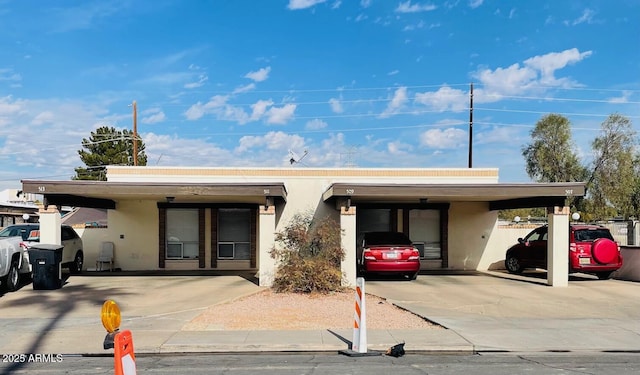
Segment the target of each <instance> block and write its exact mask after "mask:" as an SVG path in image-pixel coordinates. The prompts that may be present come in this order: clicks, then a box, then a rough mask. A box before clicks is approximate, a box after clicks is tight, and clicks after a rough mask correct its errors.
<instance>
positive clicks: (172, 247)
mask: <svg viewBox="0 0 640 375" xmlns="http://www.w3.org/2000/svg"><path fill="white" fill-rule="evenodd" d="M22 189H23V191H24V192H26V193H36V194H42V195H43V197H44V204H45V209H43V210H41V212H40V213H39V214H40V222H41V236H42V238H43V241H45V238H48V239H50V240H51V241H52V242H54V241H56V238H58V237H59V236H58V233H56V230H57V229H56V228H57V227H59V223H60V215H59V213H58V212H57V209H56V207H59V206H64V205H70V206H75V207H93V208H101V209H107V218H108V228H107V230H108V237H109V238H110V239H111V240H112V241H113V242H114V244H115V248H116V254H117V255H116V257H117V259H118V260H117V261H118V266H119V267H120V268H122V269H123V270H241V271H247V270H255V271H256V273H257V274H258V276H259V280H260V285H270V284H271V282H272V280H273V276H274V272H275V269H276V264H275V261H274V260H273V259H272V258H271V257H270V255H269V250H270V249H271V248H272V247H273V246H274V239H275V233H276V232H279V231H281V230H282V229H283V228H284V227H285V226H286V225H287V224H288V223H289V221H290V219H291V218H292V217H293V216H294V215H295V214H297V213H302V212H305V211H311V212H312V213H313V215H314V217H318V218H322V217H326V216H329V217H331V218H333V219H335V220H336V221H337V222H338V223H340V227H341V230H342V238H343V247H344V248H345V250H346V254H347V256H346V258H345V260H344V262H343V264H342V270H343V272H344V274H345V284H349V285H353V284H355V279H356V256H355V248H356V238H357V236H358V234H359V233H362V232H365V231H372V230H397V231H401V232H405V233H406V234H408V235H409V237H410V238H411V240H412V241H413V242H414V243H416V244H417V245H418V247H419V248H420V250H421V256H422V264H423V266H422V267H423V269H449V270H457V269H460V270H462V269H465V270H470V269H482V268H485V269H486V267H487V264H486V262H487V260H486V259H484V258H486V257H485V252H486V251H487V250H488V249H490V248H491V246H492V232H493V231H494V229H495V228H496V225H497V222H498V220H497V219H498V215H497V213H498V210H501V209H508V208H519V207H548V208H549V210H548V212H549V223H550V228H551V231H550V238H551V240H550V241H549V242H550V251H551V250H552V252H550V255H552V256H550V257H549V259H550V266H549V276H548V277H549V283H550V284H551V285H566V282H567V280H568V270H567V261H566V259H567V257H568V254H567V251H568V249H567V248H566V246H560V245H559V244H562V243H563V242H562V241H564V240H565V239H566V240H567V241H568V238H566V236H568V223H569V211H568V208H567V207H565V201H566V199H567V198H569V197H572V196H583V195H584V194H585V185H584V183H549V184H538V183H522V184H512V183H500V182H499V179H498V170H497V169H494V168H410V169H400V168H299V167H291V168H200V167H149V166H144V167H139V166H136V167H134V166H109V167H108V168H107V181H77V180H74V181H37V180H23V181H22ZM58 230H59V229H58ZM49 231H50V235H47V234H46V233H47V232H49ZM47 236H49V237H47ZM563 236H564V237H563ZM554 238H555V239H556V240H555V241H554ZM554 243H555V245H553V244H554ZM565 243H566V242H565ZM552 247H553V248H552ZM551 248H552V249H551Z"/></svg>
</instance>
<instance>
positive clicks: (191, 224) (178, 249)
mask: <svg viewBox="0 0 640 375" xmlns="http://www.w3.org/2000/svg"><path fill="white" fill-rule="evenodd" d="M198 228H199V227H198V210H197V209H168V210H167V238H166V243H167V245H166V246H167V248H166V257H167V259H198V247H199V246H198V245H199V242H198Z"/></svg>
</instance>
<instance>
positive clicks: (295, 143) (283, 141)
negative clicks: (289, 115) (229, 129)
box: [236, 131, 304, 155]
mask: <svg viewBox="0 0 640 375" xmlns="http://www.w3.org/2000/svg"><path fill="white" fill-rule="evenodd" d="M238 143H239V145H238V147H236V151H237V152H244V151H249V150H252V149H256V148H266V149H267V150H281V151H282V153H283V155H287V154H288V150H291V149H302V148H304V138H302V137H301V136H299V135H297V134H287V133H284V132H281V131H278V132H269V133H267V134H265V135H260V136H255V135H246V136H244V137H242V138H240V141H239V142H238Z"/></svg>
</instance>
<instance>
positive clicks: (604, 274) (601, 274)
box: [596, 271, 613, 280]
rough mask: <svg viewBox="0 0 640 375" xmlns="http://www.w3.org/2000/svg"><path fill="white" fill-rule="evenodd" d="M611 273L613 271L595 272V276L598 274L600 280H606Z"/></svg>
mask: <svg viewBox="0 0 640 375" xmlns="http://www.w3.org/2000/svg"><path fill="white" fill-rule="evenodd" d="M612 273H613V271H606V272H604V271H603V272H596V276H598V279H600V280H607V279H608V278H610V277H611V274H612Z"/></svg>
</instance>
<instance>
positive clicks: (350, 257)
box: [340, 206, 357, 286]
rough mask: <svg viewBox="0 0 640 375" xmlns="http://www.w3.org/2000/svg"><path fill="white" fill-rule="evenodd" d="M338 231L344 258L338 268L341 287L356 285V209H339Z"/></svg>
mask: <svg viewBox="0 0 640 375" xmlns="http://www.w3.org/2000/svg"><path fill="white" fill-rule="evenodd" d="M340 229H341V230H342V248H343V249H344V250H345V257H344V260H343V261H342V264H341V265H340V267H341V268H342V273H343V275H344V278H343V279H342V285H343V286H353V285H356V277H357V273H356V208H355V207H353V206H352V207H346V206H342V207H340Z"/></svg>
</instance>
